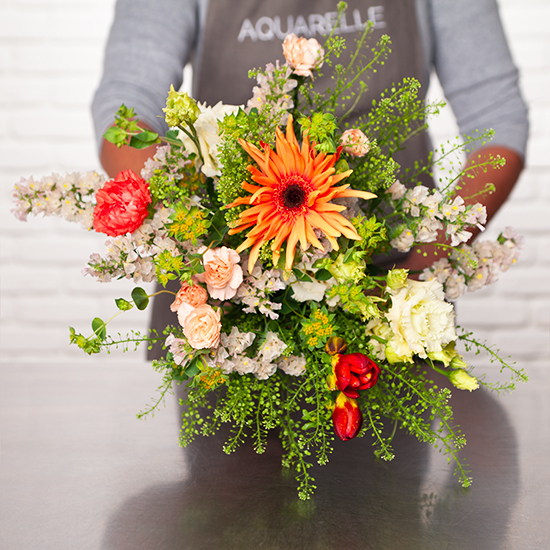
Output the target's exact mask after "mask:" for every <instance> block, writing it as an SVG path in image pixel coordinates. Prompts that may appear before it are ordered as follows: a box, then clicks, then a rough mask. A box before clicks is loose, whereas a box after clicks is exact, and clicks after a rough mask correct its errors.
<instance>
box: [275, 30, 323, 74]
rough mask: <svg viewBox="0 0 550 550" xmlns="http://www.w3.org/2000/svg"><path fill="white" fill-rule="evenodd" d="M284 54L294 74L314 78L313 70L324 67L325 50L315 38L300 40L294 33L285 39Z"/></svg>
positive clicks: (301, 38)
mask: <svg viewBox="0 0 550 550" xmlns="http://www.w3.org/2000/svg"><path fill="white" fill-rule="evenodd" d="M283 54H284V56H285V58H286V60H287V61H288V64H289V65H290V66H291V67H292V69H293V70H294V74H297V75H300V76H313V73H312V70H313V69H318V68H319V67H322V66H323V58H324V56H325V50H324V49H323V48H322V47H321V44H319V42H317V40H315V38H310V39H309V40H308V39H306V38H304V37H303V36H302V37H300V38H298V37H297V36H296V35H295V34H294V33H292V34H289V35H288V36H287V37H286V38H285V39H284V42H283Z"/></svg>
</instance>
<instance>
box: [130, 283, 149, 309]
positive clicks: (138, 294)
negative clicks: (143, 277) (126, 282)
mask: <svg viewBox="0 0 550 550" xmlns="http://www.w3.org/2000/svg"><path fill="white" fill-rule="evenodd" d="M132 300H134V304H136V307H137V308H138V309H139V310H140V311H142V310H144V309H145V308H146V307H147V306H148V305H149V296H147V292H145V290H143V288H141V287H140V286H137V287H136V288H134V290H132Z"/></svg>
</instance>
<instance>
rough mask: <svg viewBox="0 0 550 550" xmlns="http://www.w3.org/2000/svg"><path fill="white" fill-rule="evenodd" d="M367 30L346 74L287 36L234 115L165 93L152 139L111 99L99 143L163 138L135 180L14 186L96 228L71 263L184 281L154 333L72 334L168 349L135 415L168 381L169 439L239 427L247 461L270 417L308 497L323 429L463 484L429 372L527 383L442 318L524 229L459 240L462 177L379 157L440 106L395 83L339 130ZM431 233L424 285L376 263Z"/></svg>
mask: <svg viewBox="0 0 550 550" xmlns="http://www.w3.org/2000/svg"><path fill="white" fill-rule="evenodd" d="M368 33H369V28H368V27H367V28H366V30H365V33H364V35H363V37H362V39H361V40H360V41H359V42H358V45H357V55H356V56H354V57H353V59H354V60H355V61H354V62H353V63H352V64H351V65H350V66H349V67H347V68H346V69H345V70H344V69H343V68H342V67H341V66H340V65H337V64H335V61H334V60H335V58H336V57H337V56H338V53H339V52H340V51H341V50H342V48H344V47H345V42H344V40H343V39H342V38H341V37H338V36H336V35H334V34H333V35H330V36H329V37H328V38H327V39H326V42H325V44H324V45H323V46H321V44H319V42H317V41H316V40H315V39H310V40H306V39H304V38H298V37H296V36H294V35H290V36H288V37H287V38H286V39H285V41H284V43H283V51H284V55H285V58H286V63H285V64H284V65H281V64H279V63H278V62H277V63H276V64H270V65H268V66H267V67H266V68H265V70H256V71H252V72H251V76H252V77H255V78H256V80H257V86H255V87H254V89H253V92H252V95H253V97H252V98H251V99H250V101H249V102H248V105H247V106H246V107H237V106H228V105H223V104H222V103H218V104H217V105H215V106H207V105H202V104H198V103H197V102H196V101H194V100H193V99H191V98H190V97H188V96H187V95H186V94H185V93H180V92H176V91H175V90H174V89H173V88H172V89H171V90H170V92H169V95H168V99H167V104H166V108H165V109H164V112H165V116H166V121H167V123H168V125H169V126H170V127H171V130H170V131H169V132H168V133H167V134H166V136H164V137H160V136H158V135H157V134H156V133H154V132H151V131H148V130H145V129H143V128H141V127H140V126H139V124H138V122H137V121H136V115H135V113H134V111H133V109H128V108H127V107H125V106H124V105H123V106H122V107H121V108H120V110H119V111H118V113H117V116H116V125H115V126H113V127H112V128H110V129H109V130H108V132H107V133H106V134H105V137H106V139H108V140H110V141H111V142H113V143H115V144H117V145H119V146H121V145H130V146H134V147H138V148H142V147H146V146H149V145H152V144H158V145H159V147H158V148H157V150H156V153H155V154H154V156H153V158H151V159H150V160H149V161H148V162H147V163H146V166H145V168H144V169H143V171H142V173H141V176H140V175H137V174H135V173H133V172H131V171H124V172H122V173H120V174H119V175H118V176H117V177H116V178H115V179H114V180H111V181H106V180H105V178H103V177H102V176H100V175H98V174H96V173H85V174H70V175H66V176H59V175H57V174H54V175H52V176H50V177H46V178H43V179H42V180H40V181H35V180H33V179H32V178H30V179H28V180H22V181H21V182H20V183H19V184H17V185H16V186H15V189H14V193H13V194H14V198H15V207H14V213H15V215H16V216H18V217H19V218H20V219H22V220H25V219H26V216H27V215H28V214H34V215H36V214H38V213H43V214H45V215H59V216H62V217H65V218H66V219H68V220H69V221H79V222H80V223H81V224H82V225H83V227H85V228H86V229H92V228H93V230H95V231H97V232H101V233H104V234H106V235H108V236H109V239H108V240H107V243H106V245H107V252H106V253H105V254H104V255H103V256H101V255H99V254H92V255H91V257H90V261H89V263H88V266H87V267H86V269H85V270H84V272H85V274H87V275H91V276H92V277H96V278H97V279H98V280H99V281H111V280H112V279H120V278H128V279H133V280H134V281H135V282H136V283H139V282H140V281H145V282H150V281H157V282H159V283H160V284H161V285H162V286H166V285H167V284H168V283H169V281H177V282H178V286H179V287H180V288H179V290H177V289H176V290H175V291H174V292H172V291H170V290H169V289H165V290H161V292H172V293H173V294H174V300H173V303H172V305H171V308H170V309H171V310H172V311H173V312H174V313H175V314H177V323H176V321H175V322H174V325H173V326H169V327H167V328H166V330H165V331H164V333H163V334H157V333H155V332H154V331H151V332H150V333H147V334H139V333H132V334H131V335H129V336H121V335H119V336H118V337H113V336H111V335H109V334H108V332H107V323H105V322H104V321H102V320H101V319H99V318H96V319H94V321H93V322H92V331H93V332H92V334H91V336H88V337H86V336H84V335H82V334H78V333H77V332H76V331H75V330H74V329H73V328H71V329H70V340H71V343H73V344H76V345H77V346H79V347H80V348H82V349H83V350H84V351H85V352H87V353H89V354H91V353H97V352H99V351H101V350H104V349H109V348H110V347H111V346H122V347H124V348H125V349H128V347H129V346H130V345H132V344H134V343H135V344H136V345H137V344H139V343H140V342H145V343H146V344H148V345H152V344H153V343H155V342H162V344H163V346H164V349H165V350H166V354H165V357H163V358H162V359H158V360H155V361H153V367H154V368H155V369H156V370H157V371H159V372H162V373H163V382H162V385H161V387H160V388H159V390H160V397H159V399H158V400H155V401H154V403H153V404H152V405H151V406H149V407H148V408H147V409H146V410H145V411H143V412H142V413H140V414H139V415H138V416H139V417H141V416H143V415H146V414H149V413H153V412H154V411H155V410H156V409H157V408H158V406H159V405H160V404H161V403H162V402H163V399H164V397H165V396H166V394H167V393H169V392H170V391H171V389H172V385H173V383H176V384H182V383H185V384H186V387H187V390H186V395H187V403H186V408H185V412H184V413H183V427H182V432H181V438H180V442H181V444H182V445H187V444H188V443H190V442H191V441H192V440H193V439H194V438H195V437H196V436H197V435H210V434H212V433H214V432H215V431H216V430H217V429H218V427H219V426H220V425H221V424H222V423H231V424H232V426H233V432H232V435H231V437H230V439H229V440H228V441H227V442H226V444H225V446H224V450H225V451H226V452H228V453H229V452H232V451H233V450H235V448H236V447H237V446H238V445H239V444H240V443H242V442H243V440H244V439H245V438H248V437H250V438H252V439H253V441H254V447H255V450H256V451H257V452H258V453H261V452H262V451H263V450H264V448H265V445H266V434H267V433H268V431H269V430H272V429H276V428H278V429H279V430H280V436H281V438H282V443H283V449H284V456H283V465H284V466H286V467H292V468H294V470H295V472H296V476H297V480H298V493H299V496H300V497H301V498H304V499H305V498H309V497H310V496H311V494H312V493H313V491H314V488H315V486H314V484H313V481H314V480H313V479H312V477H311V475H310V473H309V468H310V466H311V462H312V461H313V456H314V457H315V459H316V461H317V462H319V463H320V464H325V463H326V462H327V461H328V460H329V455H330V452H331V449H332V446H333V444H334V433H335V434H336V436H338V438H339V439H341V440H343V441H346V440H350V439H353V438H355V437H361V436H365V435H367V434H369V435H370V436H372V437H373V445H374V449H375V452H376V454H377V455H378V456H379V457H380V458H381V459H384V460H391V459H392V458H393V450H392V433H394V432H395V429H396V427H402V428H403V429H405V430H408V431H409V432H410V433H411V434H413V435H414V436H416V437H418V438H419V439H420V440H422V441H426V442H429V443H432V444H437V445H438V446H439V448H441V449H443V450H444V452H446V453H448V455H449V457H450V459H454V460H456V464H457V472H458V473H459V476H460V478H461V482H462V484H463V485H464V486H467V485H469V484H470V482H471V478H470V477H469V472H468V471H467V467H466V466H465V465H464V464H463V463H462V462H460V461H459V460H458V458H457V455H456V451H457V450H458V449H459V448H460V447H462V445H464V443H465V438H464V435H463V434H462V433H461V432H460V429H459V428H458V427H457V426H455V425H454V423H453V420H452V411H451V408H450V406H449V403H448V402H449V398H450V396H451V392H450V390H449V388H448V387H441V388H439V387H437V386H436V385H435V383H434V381H433V377H432V376H431V374H430V373H433V372H437V373H439V375H442V376H443V377H446V378H447V379H448V380H449V384H448V386H454V387H456V388H458V389H461V390H469V391H472V390H474V389H476V388H478V387H479V385H480V384H482V385H485V386H488V387H489V388H491V389H496V390H502V389H510V388H512V387H513V382H514V380H526V376H525V374H524V373H523V372H522V371H521V370H517V369H515V368H514V367H513V366H512V365H510V364H508V363H506V362H505V361H503V360H502V359H500V358H499V357H498V355H497V354H496V353H495V352H494V351H493V350H492V348H491V347H489V346H488V345H486V344H484V343H480V342H478V341H477V340H476V339H475V338H474V337H473V335H472V334H471V333H468V332H465V331H462V330H461V329H459V328H458V327H456V325H455V314H454V308H453V305H452V303H450V302H449V300H454V299H456V298H457V297H458V296H459V295H461V294H462V293H463V292H464V291H465V290H469V291H472V290H476V289H478V288H481V287H482V286H485V285H487V284H490V283H492V282H494V281H495V280H496V279H497V278H498V276H499V274H500V272H503V271H506V270H507V269H508V267H509V266H510V265H512V264H513V263H514V262H515V261H516V259H517V257H518V253H519V249H520V247H521V238H520V237H518V236H517V235H515V234H514V232H513V231H512V230H510V229H506V231H504V232H503V233H502V234H501V235H500V237H499V239H498V241H497V242H494V243H493V242H476V243H474V244H473V245H468V244H466V242H467V241H468V240H469V238H470V236H471V233H470V232H469V231H468V229H469V228H473V227H476V226H477V227H482V226H483V224H484V223H485V221H486V214H485V208H484V207H483V205H482V204H480V203H472V202H471V201H470V202H469V203H468V204H467V203H466V202H465V201H464V200H463V198H462V197H461V196H460V195H459V194H458V191H459V185H458V186H456V185H455V184H456V183H457V182H459V181H460V177H461V176H463V174H462V173H461V174H455V175H454V176H453V177H451V178H449V181H448V182H447V184H446V185H444V186H442V188H440V189H430V188H428V187H426V186H424V185H421V184H420V183H419V177H420V175H421V174H423V173H429V172H430V170H432V168H433V167H434V165H435V163H436V160H435V159H434V158H433V156H430V159H429V163H428V165H426V166H419V167H417V169H416V171H414V172H412V173H410V172H409V173H403V172H400V167H399V165H398V164H397V163H396V162H395V161H394V160H393V154H394V153H395V151H397V150H398V149H400V148H402V147H403V146H404V145H406V138H407V136H408V135H410V134H411V133H415V132H417V131H419V130H421V129H424V127H425V118H426V116H427V115H428V114H432V113H434V112H437V110H438V108H439V106H440V104H431V105H430V104H429V105H426V104H424V102H423V101H421V100H419V99H418V97H417V91H418V83H417V82H416V81H414V80H413V79H407V80H405V81H404V82H402V83H401V84H400V85H394V87H393V88H391V89H390V90H388V91H387V93H386V94H384V96H383V97H382V98H380V99H379V100H378V101H377V102H375V103H374V105H373V107H372V110H371V112H370V114H369V115H368V116H364V117H361V118H359V119H358V120H356V121H354V122H353V124H352V125H350V124H349V122H348V118H349V115H350V113H352V111H353V105H354V103H355V101H356V100H357V99H358V96H360V95H361V94H362V93H364V90H365V86H364V85H360V86H359V87H358V88H357V87H353V86H352V83H353V82H357V81H363V80H364V79H365V76H366V75H367V74H368V73H369V72H370V71H373V70H374V69H375V68H376V65H377V64H378V63H382V62H384V61H385V60H386V57H387V54H388V52H389V44H390V41H389V38H388V37H386V36H385V37H383V38H382V39H381V40H380V41H379V42H378V43H377V44H376V45H375V46H374V47H369V46H367V45H366V37H367V35H368ZM323 67H325V68H326V67H328V68H329V70H331V71H332V72H333V75H334V79H333V85H332V87H331V88H329V90H328V91H327V92H326V93H325V94H319V93H317V92H316V91H315V89H314V87H313V83H314V82H315V78H316V77H317V75H318V74H319V73H320V71H321V69H322V68H323ZM342 107H343V109H342ZM342 112H343V113H344V114H343V115H342V114H340V113H342ZM390 128H391V131H390V130H389V129H390ZM470 141H473V140H470ZM470 141H469V140H466V143H465V145H463V146H464V147H467V146H468V144H469V143H470ZM457 147H459V146H457ZM500 163H501V160H500V159H493V160H491V161H488V162H487V161H485V162H483V163H478V165H477V167H478V168H483V167H485V166H488V165H493V166H495V165H499V164H500ZM426 243H428V244H432V245H433V246H434V247H436V248H437V249H438V250H440V251H441V253H442V258H441V259H440V260H438V261H437V262H435V264H434V265H433V266H431V267H429V268H427V269H425V270H424V271H423V272H422V273H419V274H417V275H419V277H420V279H421V280H415V279H414V278H412V276H413V275H414V274H412V273H409V272H408V271H407V270H406V269H397V268H393V269H382V268H381V267H379V265H377V264H378V260H377V259H378V258H380V257H382V258H383V257H384V255H387V254H389V253H390V252H391V251H392V249H396V250H397V251H399V252H408V251H410V250H411V249H412V248H413V247H414V246H415V245H418V244H426ZM150 298H151V296H148V295H147V293H146V292H145V290H143V289H142V288H141V287H139V286H136V288H135V289H134V291H133V292H132V296H131V298H130V297H129V298H128V299H124V298H120V299H118V300H116V306H117V308H118V310H120V312H123V311H126V310H128V309H131V308H133V307H136V308H138V309H140V310H144V309H146V307H147V305H148V304H149V301H150ZM457 344H462V345H464V346H465V347H466V348H471V347H477V348H479V349H481V350H486V351H488V352H489V353H490V354H491V355H492V357H493V358H494V359H495V360H497V361H499V362H500V363H501V365H502V369H504V368H507V369H509V370H510V372H511V381H510V382H506V383H503V384H500V385H494V384H486V383H485V382H484V381H483V378H482V377H479V376H476V377H474V376H473V375H472V374H470V371H471V367H470V366H468V365H467V364H466V362H465V361H464V358H463V357H462V355H461V354H460V353H459V351H458V350H457ZM443 380H445V378H443ZM212 396H214V404H212V403H213V402H212V400H211V397H212ZM425 413H426V414H425ZM430 418H432V419H434V418H435V419H436V420H434V421H431V420H430Z"/></svg>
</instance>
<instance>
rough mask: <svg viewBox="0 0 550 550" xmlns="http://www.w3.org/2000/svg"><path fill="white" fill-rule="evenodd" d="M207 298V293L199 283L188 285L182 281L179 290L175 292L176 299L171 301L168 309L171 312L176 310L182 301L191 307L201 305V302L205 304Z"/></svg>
mask: <svg viewBox="0 0 550 550" xmlns="http://www.w3.org/2000/svg"><path fill="white" fill-rule="evenodd" d="M207 299H208V294H207V293H206V290H205V289H204V288H203V287H202V286H201V285H198V284H194V285H190V284H189V283H187V282H185V283H182V285H181V288H180V290H179V292H178V293H177V294H176V299H175V300H174V301H173V302H172V305H171V306H170V310H171V311H173V312H176V311H178V310H179V308H180V307H181V305H182V303H183V302H185V303H187V304H189V305H191V306H193V307H199V306H202V304H206V300H207Z"/></svg>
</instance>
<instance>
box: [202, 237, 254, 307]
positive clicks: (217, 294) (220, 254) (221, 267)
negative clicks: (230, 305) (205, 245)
mask: <svg viewBox="0 0 550 550" xmlns="http://www.w3.org/2000/svg"><path fill="white" fill-rule="evenodd" d="M240 259H241V258H240V256H239V255H238V254H237V253H236V252H235V251H234V250H232V249H231V248H227V247H225V246H222V247H221V248H214V249H212V250H207V251H206V252H205V253H204V255H203V257H202V262H203V264H204V273H199V274H198V275H197V279H198V280H199V281H201V282H206V287H207V288H208V293H209V294H210V296H212V298H215V299H217V300H229V299H230V298H233V296H235V294H237V289H238V288H239V286H240V285H241V283H242V282H243V270H242V268H241V266H240V265H239V261H240Z"/></svg>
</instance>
